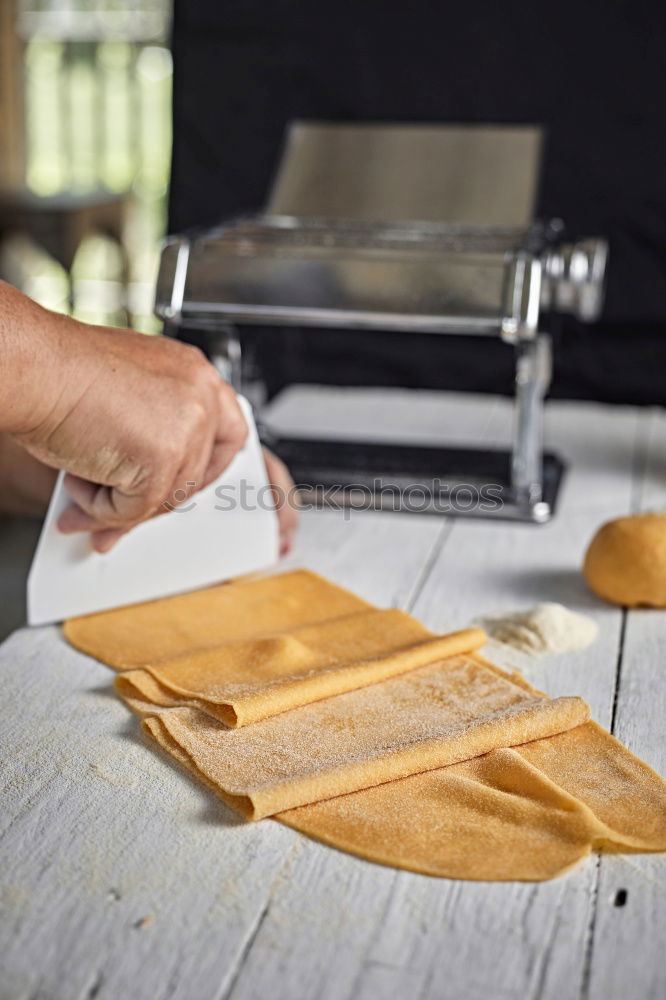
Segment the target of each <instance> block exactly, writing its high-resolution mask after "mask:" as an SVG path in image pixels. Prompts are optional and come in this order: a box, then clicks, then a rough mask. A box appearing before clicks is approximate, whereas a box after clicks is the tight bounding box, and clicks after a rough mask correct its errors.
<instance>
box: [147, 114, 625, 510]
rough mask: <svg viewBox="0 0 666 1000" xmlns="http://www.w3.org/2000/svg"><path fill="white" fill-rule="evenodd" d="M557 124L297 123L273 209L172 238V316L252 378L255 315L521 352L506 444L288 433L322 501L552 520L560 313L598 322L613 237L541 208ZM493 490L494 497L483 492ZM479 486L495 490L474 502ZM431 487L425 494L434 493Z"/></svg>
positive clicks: (164, 259)
mask: <svg viewBox="0 0 666 1000" xmlns="http://www.w3.org/2000/svg"><path fill="white" fill-rule="evenodd" d="M542 144H543V143H542V133H541V130H540V129H539V128H536V127H531V126H530V127H527V126H520V127H514V126H511V127H509V126H475V125H470V126H458V125H455V126H454V125H436V126H421V125H413V126H412V125H335V124H319V123H299V122H297V123H294V124H292V126H291V127H290V130H289V132H288V136H287V141H286V146H285V152H284V155H283V157H282V161H281V164H280V167H279V169H278V172H277V175H276V179H275V182H274V184H273V188H272V192H271V194H270V197H269V200H268V203H267V205H266V208H265V210H264V211H263V212H260V213H258V214H256V215H252V216H246V217H239V218H236V219H232V220H230V221H226V222H223V223H222V224H221V225H218V226H215V227H214V228H212V229H210V230H207V231H202V232H195V233H190V234H185V235H180V236H176V237H172V238H169V239H168V240H167V241H166V243H165V246H164V248H163V251H162V256H161V265H160V271H159V277H158V283H157V296H156V312H157V314H158V315H159V316H161V317H162V318H163V319H164V320H165V323H166V329H167V332H169V333H171V334H174V335H177V334H178V331H179V330H180V328H181V327H184V328H187V329H190V330H192V329H194V330H198V331H202V333H203V335H204V336H205V340H206V344H207V348H208V351H209V355H210V357H211V358H212V360H213V361H214V362H215V363H216V364H217V365H218V367H219V368H220V370H221V371H222V372H224V373H225V374H226V375H227V377H228V378H229V379H230V380H231V382H232V384H234V386H235V387H236V388H237V389H239V390H240V389H242V388H243V386H242V376H241V360H242V329H243V326H244V324H252V325H253V326H257V325H260V326H265V327H266V328H267V333H266V335H267V336H268V335H269V333H268V329H269V328H270V326H271V325H273V326H275V325H279V326H282V327H284V326H296V325H298V326H301V327H306V328H308V329H309V330H311V331H312V336H326V332H325V331H326V328H327V327H329V328H330V327H338V328H348V329H352V330H363V329H373V330H377V329H382V330H399V331H402V332H403V333H408V332H411V331H418V332H427V333H429V334H432V335H439V334H469V335H473V336H475V337H479V338H480V343H479V349H482V340H483V338H488V337H499V338H502V340H503V341H505V342H507V343H508V344H511V345H513V349H514V352H515V419H514V428H513V439H512V442H511V445H510V448H508V449H507V450H505V451H499V450H490V449H485V450H484V449H475V448H453V447H432V446H428V447H426V446H406V445H404V444H400V445H398V444H396V445H395V446H394V445H390V444H386V443H383V444H379V443H374V444H373V443H372V442H367V443H360V442H349V441H336V440H313V439H312V438H308V437H307V436H305V435H303V436H302V437H299V438H296V437H281V438H278V439H276V440H274V441H272V442H270V443H271V446H272V447H273V448H274V450H275V451H276V452H277V453H278V454H280V455H281V456H282V457H283V458H284V459H285V461H286V462H287V464H288V465H289V466H290V468H291V471H292V474H293V475H294V478H295V480H296V482H297V483H298V484H299V485H300V486H301V487H302V488H303V489H304V490H306V492H307V493H308V494H309V495H310V496H311V497H312V498H314V499H317V498H318V497H319V498H324V499H328V501H329V502H331V501H332V502H334V503H336V504H339V503H343V504H347V505H350V506H356V505H360V506H365V505H367V504H368V497H370V500H371V503H370V505H371V506H373V507H380V508H383V507H389V508H390V509H403V510H409V509H412V508H411V507H410V504H409V502H408V494H409V491H410V490H413V489H414V488H415V487H416V488H418V491H419V497H420V501H419V504H418V507H416V506H414V507H413V509H418V510H424V511H430V512H436V511H442V512H446V513H454V514H455V513H466V514H474V515H483V516H500V517H505V518H506V517H509V518H513V519H518V520H529V521H534V522H544V521H547V520H548V519H549V518H550V517H551V516H552V513H553V511H554V508H555V501H556V497H557V491H558V487H559V484H560V480H561V477H562V473H563V463H562V461H561V460H560V459H559V458H558V457H557V456H556V455H553V454H550V453H546V454H544V453H543V447H542V417H543V401H544V395H545V393H546V391H547V388H548V385H549V381H550V375H551V351H552V347H551V337H550V335H549V333H548V332H547V327H546V320H547V318H548V316H549V315H550V314H553V313H557V312H559V313H569V314H572V315H574V316H576V317H578V319H580V320H583V321H586V322H593V321H594V320H596V319H597V318H598V317H599V314H600V312H601V307H602V303H603V290H604V274H605V269H606V259H607V246H606V243H605V241H604V240H603V239H599V238H586V239H580V240H577V241H576V242H567V241H566V240H565V238H564V227H563V224H562V222H560V221H559V220H545V221H544V220H539V219H535V218H534V205H535V201H536V195H537V185H538V181H539V173H540V162H541V151H542ZM488 486H491V487H492V489H491V490H490V491H489V495H490V496H491V497H492V499H491V501H490V502H488V503H485V504H484V503H482V502H480V498H481V497H482V496H483V489H484V487H486V488H487V487H488ZM461 489H464V490H465V491H466V492H465V497H467V495H468V494H470V495H472V497H473V496H474V495H475V493H476V496H477V500H479V502H476V503H474V502H473V503H471V504H468V503H467V502H465V503H458V504H456V503H455V502H454V501H455V497H456V496H459V495H460V490H461ZM423 497H425V502H423V499H422V498H423Z"/></svg>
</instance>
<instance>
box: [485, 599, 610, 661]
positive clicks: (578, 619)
mask: <svg viewBox="0 0 666 1000" xmlns="http://www.w3.org/2000/svg"><path fill="white" fill-rule="evenodd" d="M481 624H482V626H483V628H484V629H485V630H486V632H487V633H488V636H489V637H490V638H491V639H494V640H495V641H496V642H501V643H504V644H505V645H507V646H511V647H512V648H513V649H517V650H519V651H520V652H521V653H568V652H571V651H572V650H575V649H584V648H585V647H586V646H589V645H590V643H592V642H594V640H595V639H596V637H597V634H598V632H599V628H598V626H597V624H596V622H594V621H592V619H591V618H586V617H585V615H581V614H579V613H578V612H577V611H571V610H570V609H569V608H565V607H564V605H563V604H554V603H551V602H548V603H546V604H537V605H536V607H534V608H531V609H530V610H529V611H515V612H512V613H510V614H507V615H502V616H500V617H493V618H484V619H483V620H482V622H481Z"/></svg>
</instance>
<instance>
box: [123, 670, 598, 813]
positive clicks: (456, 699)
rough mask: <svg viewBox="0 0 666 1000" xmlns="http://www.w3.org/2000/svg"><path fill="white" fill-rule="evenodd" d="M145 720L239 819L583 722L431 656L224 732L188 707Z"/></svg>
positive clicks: (505, 679)
mask: <svg viewBox="0 0 666 1000" xmlns="http://www.w3.org/2000/svg"><path fill="white" fill-rule="evenodd" d="M135 708H138V710H140V711H141V712H143V713H144V714H146V716H147V717H146V718H145V720H144V723H143V724H144V727H145V729H146V730H147V731H148V732H149V733H150V734H151V735H152V736H154V737H155V739H156V740H157V741H158V743H160V744H161V745H162V746H164V747H165V748H166V749H171V748H172V746H173V744H174V743H175V744H177V745H178V746H179V747H180V749H181V750H182V751H183V752H184V753H185V754H186V755H187V757H188V759H189V760H190V762H191V765H192V767H193V768H194V769H196V770H197V771H198V772H199V773H200V774H201V775H202V776H203V777H204V778H205V779H206V780H207V782H208V783H210V784H212V785H214V786H215V788H216V789H217V791H218V793H219V794H220V796H221V797H222V798H223V799H224V800H225V801H226V802H227V803H229V804H230V805H231V806H233V807H234V808H235V809H236V810H237V811H238V812H240V813H241V814H242V815H243V816H245V817H246V818H248V819H261V818H262V817H264V816H270V815H274V814H275V813H277V812H281V811H283V810H285V809H289V808H291V807H293V806H297V805H304V804H307V803H311V802H318V801H320V800H322V799H327V798H332V797H333V796H336V795H342V794H345V793H346V792H350V791H356V790H358V789H360V788H368V787H369V786H371V785H378V784H380V783H382V782H386V781H392V780H394V779H395V778H401V777H405V776H406V775H409V774H414V773H416V772H418V771H426V770H431V769H432V768H436V767H441V766H443V765H446V764H451V763H454V762H455V761H461V760H466V759H468V758H469V757H475V756H478V755H479V754H483V753H487V752H488V751H490V750H493V749H495V748H496V747H497V746H513V745H514V744H517V743H525V742H526V741H527V740H532V739H536V738H538V737H542V736H548V735H550V734H552V733H559V732H562V731H563V730H565V729H569V728H571V727H572V726H576V725H580V724H581V723H582V722H584V721H585V720H586V719H587V718H588V716H589V712H588V709H587V706H586V704H585V702H583V701H582V700H581V699H580V698H553V699H551V698H546V697H544V696H542V695H539V694H537V693H536V692H531V691H526V690H525V689H524V688H523V687H521V686H519V685H517V684H515V683H514V682H513V681H512V679H511V678H510V677H509V676H508V675H506V674H504V673H503V672H502V671H500V670H499V669H498V668H496V667H492V666H491V665H490V664H486V663H485V662H483V661H481V660H480V659H478V658H475V657H472V656H458V657H451V658H449V659H446V660H439V661H436V662H435V663H432V664H429V665H428V666H427V667H421V668H419V669H416V670H411V671H409V672H408V673H405V674H402V675H400V676H399V677H393V678H390V679H389V680H385V681H381V682H380V683H377V684H372V685H370V686H368V687H363V688H360V689H358V690H357V691H350V692H347V693H345V694H340V695H336V696H334V697H331V698H326V699H324V700H322V701H317V702H315V703H314V704H311V705H304V706H302V707H301V708H296V709H292V710H291V711H288V712H283V713H281V714H280V715H276V716H274V717H273V718H270V719H266V720H264V721H263V722H260V723H254V724H251V725H248V726H244V727H242V728H239V729H229V728H227V727H226V726H224V725H223V724H222V723H220V722H218V721H217V720H216V719H214V718H212V717H210V716H209V715H206V714H204V713H203V712H201V711H200V710H199V709H193V708H189V707H182V708H169V709H165V710H159V709H157V710H156V708H155V706H152V705H150V704H149V703H147V702H146V703H144V704H143V705H141V706H137V705H136V704H135Z"/></svg>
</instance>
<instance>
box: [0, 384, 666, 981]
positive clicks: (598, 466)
mask: <svg viewBox="0 0 666 1000" xmlns="http://www.w3.org/2000/svg"><path fill="white" fill-rule="evenodd" d="M292 402H293V400H292ZM306 402H308V400H307V399H306ZM288 403H289V401H288V400H287V404H288ZM289 408H290V407H289V405H284V406H280V407H278V409H277V411H276V413H275V414H274V419H275V420H276V421H278V422H281V423H282V425H284V426H286V425H288V424H289V422H290V420H291V419H292V418H291V417H290V416H289V412H288V411H289ZM308 408H309V418H308V426H309V428H310V429H311V430H312V431H313V432H316V430H317V429H318V427H320V426H322V427H323V426H326V424H327V423H328V422H330V421H331V420H333V421H334V422H337V424H338V425H340V424H344V425H345V426H348V427H351V426H353V425H357V426H358V424H359V423H360V424H361V425H363V423H364V422H367V423H368V424H370V425H372V426H378V427H380V428H381V433H382V434H384V435H385V436H386V437H388V438H390V437H391V436H393V435H394V434H395V431H396V428H397V427H399V426H402V425H403V423H404V422H405V421H408V423H409V432H408V431H406V430H404V428H403V431H402V433H403V435H404V436H409V434H411V436H415V437H416V438H420V439H421V440H429V441H432V440H437V439H442V438H443V439H448V440H453V439H458V440H461V439H462V440H464V439H467V440H476V441H486V442H494V441H496V440H505V439H506V436H507V434H508V420H509V406H508V403H507V402H506V401H503V400H493V399H489V398H481V397H477V398H472V397H466V398H464V399H461V398H457V399H456V398H453V397H450V396H449V397H443V396H435V395H433V394H427V393H421V394H418V396H414V394H410V393H397V394H396V393H386V392H370V393H368V392H366V393H362V394H359V393H358V392H348V391H345V392H341V391H337V392H334V393H330V392H329V393H327V394H323V393H322V394H319V395H315V396H314V397H313V398H312V399H311V400H310V401H309V402H308ZM352 414H353V415H352ZM547 436H548V444H549V446H551V447H555V448H557V449H558V450H559V451H560V452H561V453H562V454H563V455H564V456H565V457H566V458H567V459H568V461H569V463H570V471H569V475H568V478H567V482H566V485H565V489H564V494H563V497H562V502H561V505H560V510H559V513H558V515H557V517H556V519H555V520H554V521H553V522H552V523H551V524H550V525H548V526H545V527H535V526H531V525H516V524H509V523H497V522H496V523H489V522H474V521H467V520H455V521H454V520H448V519H444V518H432V517H428V516H418V515H400V514H380V513H376V514H374V513H365V512H358V513H355V514H354V515H352V516H351V518H350V519H346V518H345V517H344V516H343V515H342V514H341V513H336V512H330V511H327V512H315V511H313V512H310V513H307V514H306V515H305V516H304V518H303V526H302V533H301V537H300V541H299V546H298V551H297V553H296V555H295V556H294V557H293V558H290V560H289V563H290V564H301V565H306V566H309V567H311V568H313V569H315V570H318V571H319V572H321V573H324V574H326V575H327V576H329V577H331V578H332V579H334V580H336V581H338V582H339V583H341V584H344V585H345V586H348V587H350V588H352V589H353V590H355V591H357V592H358V593H359V594H361V595H362V596H363V597H365V598H368V599H369V600H371V601H374V602H376V603H378V604H380V605H383V606H399V607H403V608H407V609H408V610H410V611H412V612H413V613H414V614H415V615H416V616H417V617H419V618H420V619H422V620H423V621H424V622H425V624H426V625H428V626H429V627H430V628H433V629H438V630H446V629H449V628H457V627H460V626H463V625H465V624H467V623H468V622H469V621H470V620H471V619H473V618H474V617H476V616H477V615H482V614H484V613H491V612H495V611H498V610H502V609H507V608H515V607H527V606H530V605H532V604H534V603H536V602H537V601H540V600H555V601H561V602H563V603H564V604H567V605H568V606H570V607H573V608H576V609H579V610H581V611H583V612H585V613H586V614H589V615H592V616H593V617H595V618H596V620H597V621H598V623H599V625H600V629H601V633H600V638H599V640H598V641H597V643H596V644H595V645H594V646H593V647H591V648H590V649H588V650H585V651H583V652H581V653H577V654H574V655H569V656H564V657H550V658H546V659H541V660H538V661H534V664H533V666H532V667H531V668H530V671H529V679H530V680H531V681H532V682H533V683H535V684H536V685H537V686H538V687H542V688H544V689H545V690H547V691H549V692H550V693H551V694H553V695H559V694H564V693H568V694H580V695H582V696H583V697H584V698H586V699H587V701H588V702H589V703H590V705H591V707H592V711H593V714H594V717H595V718H596V719H597V720H598V721H599V722H601V723H602V724H603V725H604V726H607V727H609V728H612V730H613V731H614V732H615V734H616V735H617V736H618V737H619V738H620V739H621V740H622V741H623V742H624V743H625V744H626V745H627V746H629V747H630V749H631V750H633V751H634V752H635V753H637V754H638V755H640V756H641V757H642V758H643V759H644V760H646V761H647V762H648V763H649V764H651V765H652V766H653V767H655V768H656V769H657V770H659V771H661V773H664V772H666V750H665V747H664V736H665V731H664V730H665V725H664V719H665V718H666V662H665V658H664V655H663V648H664V641H665V640H666V613H661V612H656V611H637V612H631V613H630V614H628V615H627V614H624V613H623V612H622V611H620V610H618V609H614V608H611V607H608V606H604V605H602V604H601V602H598V601H597V600H595V598H594V597H593V596H592V595H591V594H590V593H588V591H587V590H586V588H585V586H584V583H583V581H582V578H581V576H580V573H579V567H580V564H581V558H582V554H583V551H584V548H585V545H586V543H587V541H588V539H589V538H590V536H591V535H592V533H593V531H594V530H595V528H596V527H597V525H598V524H599V523H600V522H601V521H603V520H604V519H606V518H608V517H611V516H614V515H618V514H623V513H625V512H627V511H629V510H630V509H641V508H643V509H645V508H647V507H655V506H660V505H661V506H666V502H665V501H666V420H665V419H664V416H663V415H662V414H660V413H658V412H656V411H645V410H643V411H638V410H634V409H631V408H615V409H613V408H608V407H603V406H597V405H582V404H575V405H574V404H566V403H557V404H550V406H549V408H548V435H547ZM6 558H9V557H6ZM10 569H11V566H10V565H9V564H8V563H7V562H6V561H5V562H4V563H3V573H5V572H8V571H9V570H10ZM110 683H111V674H110V672H109V671H108V670H107V669H106V668H105V667H103V666H101V665H100V664H98V663H96V662H94V661H93V660H90V659H89V658H87V657H85V656H83V655H81V654H79V653H77V652H75V651H74V650H72V649H70V648H69V647H68V646H67V645H65V643H64V642H63V640H62V639H61V637H60V635H59V633H58V630H57V629H56V628H45V629H39V630H35V631H29V630H26V629H23V630H21V631H18V632H16V633H14V634H13V635H12V636H11V637H10V638H9V639H8V640H7V641H6V642H5V643H4V645H3V646H2V647H1V648H0V684H1V688H0V691H1V703H0V704H1V707H0V738H1V743H2V754H3V757H2V760H3V771H2V777H3V786H4V794H3V799H2V808H1V811H0V836H1V840H0V1000H92V998H94V997H96V998H98V1000H144V998H145V1000H223V998H233V1000H240V998H250V997H257V998H259V997H270V998H271V1000H281V998H285V1000H309V998H315V997H316V998H322V1000H333V998H335V1000H338V998H351V997H358V998H363V1000H366V998H367V1000H370V998H372V1000H380V998H382V1000H383V998H387V1000H388V998H395V997H406V998H417V997H418V998H437V1000H440V998H449V997H450V998H454V1000H468V998H469V1000H477V998H478V1000H488V998H493V1000H496V998H507V1000H508V998H516V1000H525V998H532V997H544V998H546V997H548V998H550V997H553V998H556V1000H569V998H585V1000H587V998H590V1000H592V998H599V1000H615V998H617V1000H645V998H655V1000H662V998H663V997H666V957H665V956H666V920H665V914H666V902H665V890H666V859H665V858H664V857H663V856H658V855H652V856H650V855H633V856H628V857H610V856H605V857H602V858H601V859H599V858H596V857H593V858H591V859H589V860H588V861H587V862H585V863H584V864H582V865H581V866H580V867H579V868H578V869H577V870H575V871H574V872H572V873H570V874H569V875H567V876H565V877H564V878H561V879H558V880H556V881H554V882H550V883H545V884H539V885H532V884H506V883H505V884H501V883H500V884H489V883H464V882H453V881H447V880H440V879H434V878H427V877H424V876H420V875H413V874H410V873H407V872H399V871H395V870H393V869H390V868H383V867H380V866H378V865H373V864H370V863H367V862H364V861H361V860H360V859H358V858H355V857H351V856H348V855H345V854H343V853H339V852H337V851H334V850H331V849H329V848H327V847H324V846H321V845H319V844H316V843H313V842H311V841H309V840H307V839H306V838H305V837H302V836H301V835H299V834H298V833H296V832H294V831H292V830H289V829H287V828H286V827H283V826H281V825H279V824H278V823H275V822H272V821H270V820H266V821H264V822H261V823H258V824H253V825H248V824H244V823H240V822H239V821H237V820H236V819H235V818H234V816H233V815H232V814H231V813H230V812H229V811H228V810H227V809H226V808H225V807H224V806H223V805H222V804H221V803H220V802H219V801H217V800H216V799H215V798H214V796H213V795H212V794H210V793H209V792H208V791H207V790H206V789H204V788H203V787H201V786H200V785H198V784H197V783H196V782H195V781H194V780H192V779H191V778H189V777H188V776H187V775H186V774H184V773H183V772H182V771H180V770H179V769H178V768H177V767H176V766H175V765H173V764H171V763H170V762H169V760H167V759H166V758H165V757H163V756H162V755H161V754H160V753H159V752H158V751H156V750H155V749H154V748H153V746H151V745H149V744H148V742H146V741H144V740H142V738H141V737H140V735H139V731H138V726H137V722H136V720H135V719H134V718H133V717H131V716H130V715H129V714H128V712H127V711H126V709H125V708H124V707H123V705H122V704H120V703H119V701H118V700H117V699H116V698H115V697H114V695H113V693H112V692H111V689H110ZM621 890H624V892H621ZM623 900H624V905H617V904H618V903H620V902H622V901H623Z"/></svg>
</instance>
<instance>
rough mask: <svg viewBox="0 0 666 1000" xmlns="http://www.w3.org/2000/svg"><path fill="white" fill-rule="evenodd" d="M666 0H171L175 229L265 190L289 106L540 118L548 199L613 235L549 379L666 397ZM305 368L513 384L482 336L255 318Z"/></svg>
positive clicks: (280, 362) (268, 355)
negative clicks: (587, 309)
mask: <svg viewBox="0 0 666 1000" xmlns="http://www.w3.org/2000/svg"><path fill="white" fill-rule="evenodd" d="M665 40H666V4H664V3H663V2H661V0H659V2H657V0H632V2H627V0H577V2H575V3H574V2H571V0H561V2H559V3H557V2H556V3H552V2H551V3H545V2H544V0H531V2H529V0H501V2H498V0H465V2H464V3H453V2H451V0H409V2H404V0H399V2H396V0H337V2H335V3H333V2H331V0H175V12H174V28H173V51H174V74H175V77H174V153H173V171H172V185H171V195H170V220H169V224H170V229H171V231H172V232H176V231H181V230H185V229H188V228H190V227H193V226H201V225H203V226H209V225H213V224H214V223H216V222H218V221H219V220H221V219H224V218H228V217H231V216H234V215H238V214H242V213H245V212H248V211H253V210H256V209H258V208H260V207H261V206H262V205H263V203H264V200H265V197H266V193H267V190H268V188H269V185H270V182H271V179H272V175H273V171H274V169H275V165H276V163H277V161H278V159H279V155H280V150H281V143H282V138H283V135H284V131H285V128H286V125H287V123H288V122H289V121H290V120H292V119H295V118H300V119H318V120H322V121H341V122H348V121H375V122H381V121H402V122H438V121H441V122H461V123H464V122H480V123H484V122H487V123H527V124H532V123H536V124H540V125H543V126H544V127H545V128H546V130H547V145H546V151H545V169H544V172H543V180H542V186H541V192H540V196H539V205H538V214H539V215H540V216H541V217H544V218H546V217H552V216H559V217H562V218H563V219H564V220H565V222H566V225H567V232H568V235H571V236H578V235H604V236H606V237H607V238H608V239H609V241H610V246H611V257H610V267H609V275H608V289H607V299H606V305H605V308H604V314H603V316H602V319H601V321H600V322H599V323H598V324H596V325H595V326H593V327H585V326H583V325H581V324H579V323H577V322H576V321H575V320H572V319H567V318H563V319H561V320H556V321H555V322H554V324H553V333H554V336H555V345H556V364H555V379H554V383H553V387H552V392H551V395H553V396H559V397H568V398H591V399H600V400H607V401H611V402H638V403H662V404H664V403H666V41H665ZM245 340H246V342H247V344H248V348H249V350H250V351H251V352H252V354H253V355H254V356H255V357H256V358H257V360H258V363H259V364H260V366H261V368H262V370H263V371H264V373H265V375H266V377H267V380H268V383H269V386H270V388H271V390H272V391H276V390H277V389H279V388H280V387H281V386H282V385H283V384H286V383H288V382H293V381H310V382H332V383H340V384H361V385H363V384H389V385H390V384H398V385H407V386H419V385H423V386H430V387H436V388H454V389H470V390H474V389H478V390H483V391H499V392H509V391H511V379H512V368H513V358H512V351H511V349H510V348H508V347H506V346H505V345H503V344H501V343H500V342H499V341H498V342H495V341H492V340H488V339H486V338H484V340H483V343H481V342H480V341H479V340H478V339H474V338H469V337H447V336H437V335H431V336H428V335H417V336H414V335H411V334H410V335H406V334H404V335H403V334H396V333H393V334H389V333H360V332H341V331H330V330H327V331H317V332H315V333H313V332H311V331H304V330H275V329H268V330H267V329H263V330H254V331H253V330H248V331H247V333H246V334H245Z"/></svg>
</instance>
